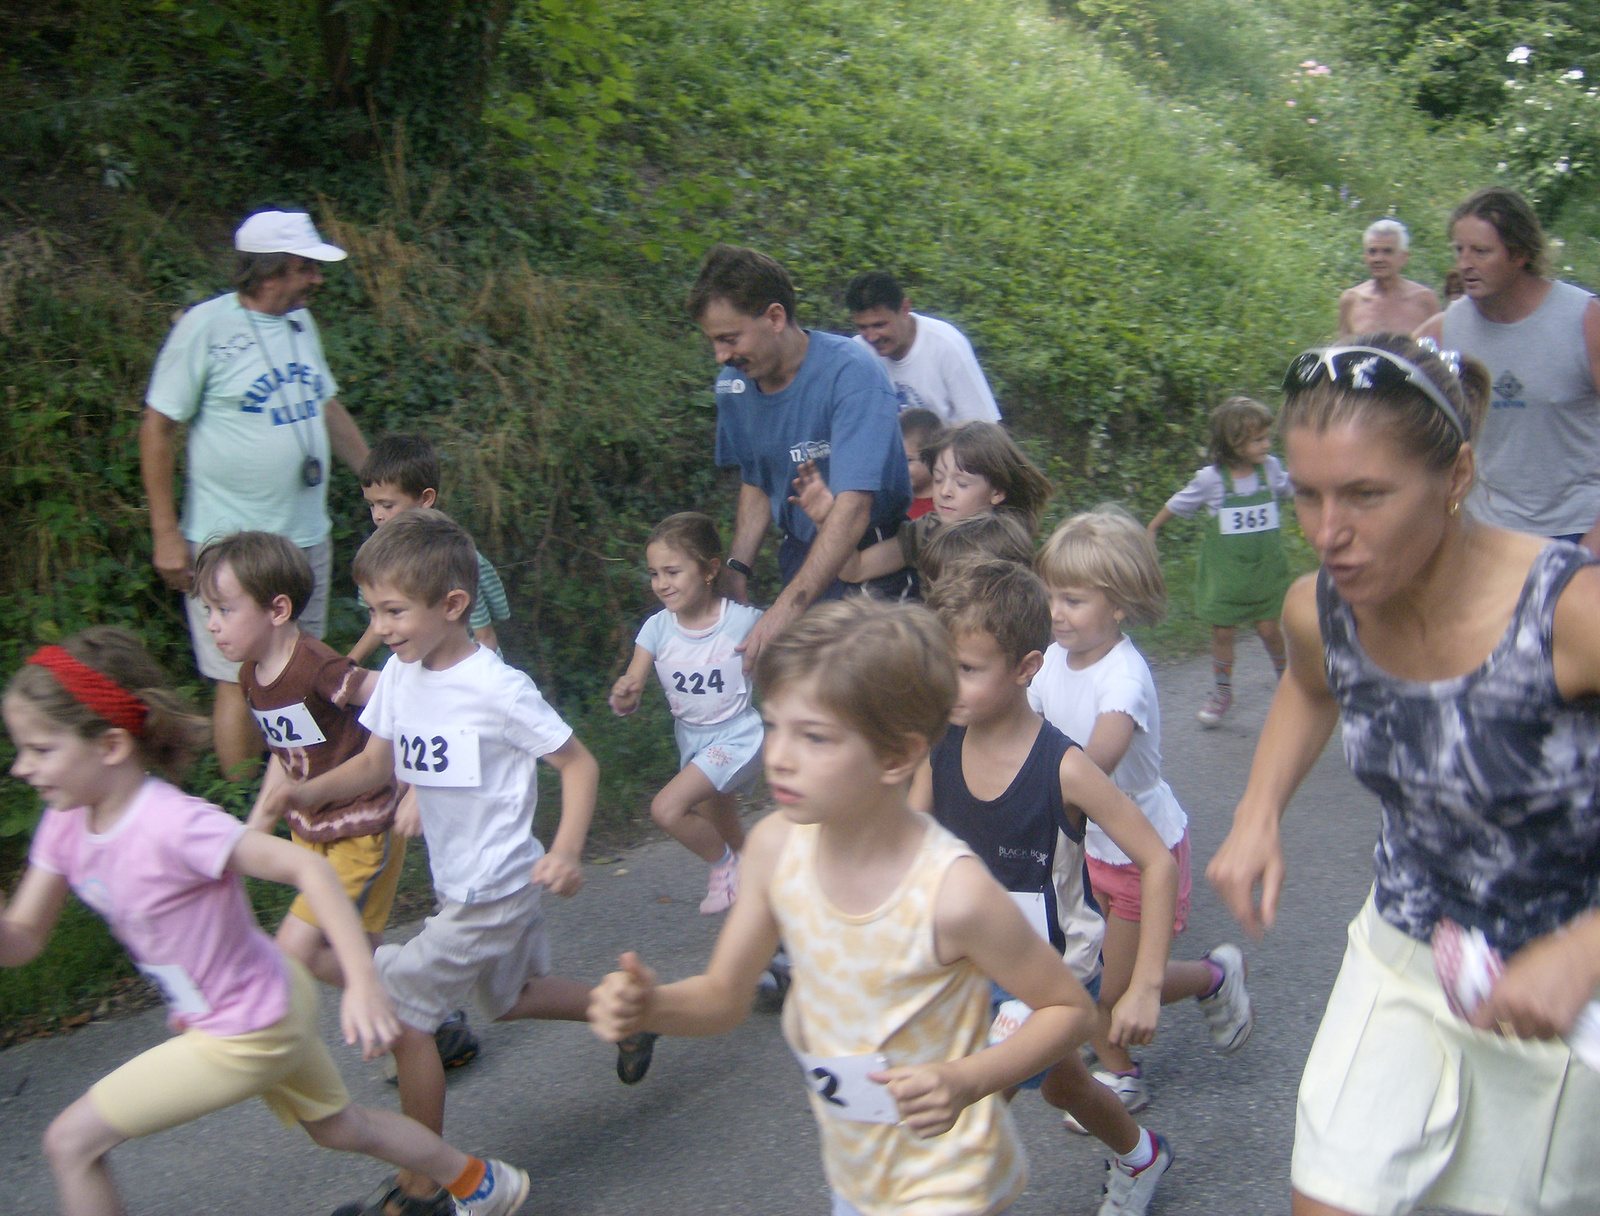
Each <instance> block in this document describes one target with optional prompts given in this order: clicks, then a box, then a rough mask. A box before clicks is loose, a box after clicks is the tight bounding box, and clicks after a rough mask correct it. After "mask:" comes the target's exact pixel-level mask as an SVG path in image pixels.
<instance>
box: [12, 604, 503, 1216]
mask: <svg viewBox="0 0 1600 1216" xmlns="http://www.w3.org/2000/svg"><path fill="white" fill-rule="evenodd" d="M166 685H167V680H166V676H165V673H163V672H162V671H161V669H160V668H159V667H158V666H157V665H156V664H155V662H154V661H153V660H152V659H151V658H150V656H149V655H148V654H146V653H145V650H144V647H143V646H142V645H141V644H140V642H139V640H138V639H137V638H136V637H134V636H133V635H132V634H130V633H127V632H124V631H123V630H120V629H112V628H106V627H99V628H94V629H87V630H85V631H84V632H82V633H80V634H77V635H76V636H74V637H71V638H68V639H67V640H66V641H65V642H63V643H62V644H61V645H59V646H46V647H44V648H42V649H40V650H38V651H36V652H35V653H34V654H33V656H32V657H31V658H29V660H28V661H27V663H26V665H24V666H23V668H22V670H20V671H19V672H17V673H16V675H15V676H13V677H12V680H11V684H10V687H9V688H8V689H7V690H6V694H5V700H4V714H5V723H6V729H7V731H9V732H10V735H11V740H12V742H13V743H14V744H15V745H16V749H17V758H16V761H15V762H14V763H13V764H12V766H11V772H12V774H13V775H14V776H17V777H20V778H21V779H22V780H24V781H26V782H27V783H28V784H29V785H31V786H32V787H33V788H34V790H36V791H37V792H38V794H39V795H40V797H42V798H43V799H44V801H45V804H46V810H45V812H44V817H43V818H42V819H41V820H40V821H39V827H38V829H37V831H36V832H35V833H34V837H33V845H32V847H31V849H30V850H29V853H28V868H27V870H26V871H25V872H24V873H23V876H22V880H21V882H20V883H19V884H18V885H17V889H16V891H15V892H14V893H13V896H12V900H11V903H10V906H9V907H4V908H3V911H0V966H7V967H20V966H22V965H23V964H25V963H27V962H30V961H31V960H32V959H34V958H36V957H37V956H38V954H39V952H40V951H41V950H43V949H44V946H45V943H46V941H47V940H48V939H49V936H50V931H51V929H52V928H53V927H54V926H55V923H56V919H57V917H59V916H60V914H61V908H62V905H63V903H64V902H65V901H66V898H67V893H68V891H69V890H70V891H73V892H75V893H76V894H77V895H78V898H80V899H81V900H83V901H84V902H85V903H86V904H88V905H89V906H90V907H91V908H93V909H94V910H95V911H96V912H98V913H99V914H100V915H101V916H103V917H104V918H105V920H106V923H107V924H108V925H109V926H110V927H111V931H112V932H113V933H114V934H115V935H116V936H117V938H118V939H119V940H120V941H121V942H122V944H123V945H124V946H126V947H127V950H128V953H129V954H131V955H132V956H133V959H134V962H135V963H136V964H137V965H138V967H139V970H141V971H142V972H144V974H145V975H146V976H147V977H148V978H149V979H150V980H152V981H153V982H154V983H155V984H156V986H157V987H158V988H160V989H161V991H162V994H163V995H164V996H165V997H166V1000H167V1006H168V1023H169V1025H170V1026H171V1027H172V1029H173V1031H174V1032H175V1033H174V1036H173V1037H172V1038H170V1039H168V1040H167V1041H166V1042H164V1043H162V1044H160V1045H159V1046H156V1047H153V1048H151V1049H150V1050H149V1051H146V1052H144V1053H143V1054H142V1055H139V1056H136V1057H134V1058H133V1059H132V1060H130V1061H128V1063H126V1064H124V1065H123V1066H122V1067H120V1068H118V1069H116V1070H115V1071H113V1072H112V1073H110V1074H109V1075H107V1076H105V1077H103V1078H101V1079H100V1080H99V1081H98V1082H96V1083H95V1084H94V1086H93V1087H91V1088H90V1090H89V1092H88V1093H86V1094H84V1095H83V1096H82V1097H81V1098H79V1099H78V1100H77V1101H76V1102H74V1103H72V1105H71V1106H69V1107H67V1109H66V1110H64V1111H62V1112H61V1114H59V1115H57V1116H56V1118H55V1120H54V1122H52V1123H51V1124H50V1127H49V1130H48V1131H46V1132H45V1139H44V1149H45V1155H46V1157H47V1158H48V1159H49V1162H50V1171H51V1173H52V1174H53V1175H54V1176H55V1183H56V1191H57V1194H58V1196H59V1198H60V1210H61V1211H62V1212H63V1213H64V1214H65V1216H114V1214H116V1213H120V1212H122V1211H123V1210H124V1209H123V1207H122V1204H121V1202H120V1200H119V1199H118V1197H117V1191H116V1187H115V1185H114V1184H113V1182H112V1179H111V1174H110V1172H109V1170H108V1169H107V1168H106V1160H105V1158H106V1154H108V1153H109V1152H110V1151H111V1150H112V1149H114V1148H115V1147H116V1146H117V1145H119V1144H121V1143H122V1142H123V1141H125V1140H132V1139H135V1138H136V1137H140V1136H148V1135H151V1134H152V1133H154V1132H158V1131H163V1130H165V1129H166V1128H170V1127H178V1126H180V1125H182V1124H184V1123H189V1122H192V1121H193V1120H195V1119H198V1118H200V1117H201V1116H203V1115H207V1114H210V1113H211V1112H213V1111H218V1110H222V1109H223V1108H225V1107H228V1106H232V1105H233V1104H234V1103H236V1102H242V1101H244V1100H245V1099H246V1098H251V1097H260V1098H261V1099H262V1100H263V1101H264V1102H266V1104H267V1106H268V1107H269V1108H270V1109H271V1111H272V1112H273V1114H275V1115H277V1116H278V1118H279V1119H281V1120H282V1121H283V1122H284V1123H285V1124H288V1125H290V1126H292V1125H294V1124H297V1123H298V1124H299V1125H300V1126H302V1127H304V1128H305V1130H306V1133H307V1134H308V1135H310V1137H311V1138H312V1139H313V1140H315V1141H316V1142H317V1143H318V1144H321V1145H323V1146H324V1147H327V1148H334V1149H341V1150H343V1151H346V1152H358V1153H365V1154H367V1155H368V1156H372V1157H377V1158H380V1159H381V1160H384V1161H388V1162H390V1163H392V1164H394V1165H398V1166H401V1167H402V1168H404V1169H407V1170H410V1171H412V1172H413V1173H414V1175H415V1176H417V1177H419V1178H427V1179H429V1180H430V1181H431V1183H432V1184H433V1186H435V1187H438V1186H442V1187H444V1188H445V1190H444V1192H443V1193H444V1194H445V1195H446V1197H447V1198H448V1199H449V1201H450V1202H451V1203H452V1204H454V1203H455V1202H457V1201H459V1205H460V1206H459V1207H458V1208H453V1209H452V1210H454V1211H459V1212H466V1213H473V1214H478V1216H506V1214H507V1213H510V1212H514V1211H516V1210H517V1209H518V1208H520V1207H521V1206H522V1203H523V1200H524V1199H525V1198H526V1197H527V1194H528V1176H527V1175H526V1174H524V1173H523V1172H522V1171H521V1170H519V1169H516V1168H515V1167H513V1166H509V1165H505V1164H504V1163H502V1162H499V1161H484V1160H481V1159H479V1158H476V1157H469V1156H467V1155H466V1154H465V1153H462V1152H460V1151H459V1150H457V1149H454V1148H452V1147H450V1145H448V1144H446V1143H445V1142H444V1141H443V1140H441V1139H439V1137H438V1135H437V1134H435V1132H433V1131H429V1130H428V1129H426V1128H424V1127H422V1126H420V1125H419V1124H417V1123H415V1122H413V1121H412V1120H410V1119H407V1118H406V1117H404V1116H403V1115H397V1114H394V1113H392V1112H390V1111H381V1110H371V1109H368V1108H365V1107H360V1106H356V1105H353V1104H352V1103H351V1101H350V1094H349V1092H348V1091H347V1090H346V1089H345V1085H344V1081H343V1080H342V1079H341V1078H340V1076H339V1070H338V1068H337V1067H335V1065H334V1062H333V1060H332V1059H331V1058H330V1057H329V1055H328V1050H327V1048H326V1047H325V1046H323V1043H322V1040H321V1038H319V1037H318V1034H317V990H316V985H315V984H314V983H313V982H312V979H311V976H310V975H309V974H308V973H307V971H306V969H305V968H304V967H303V966H302V965H301V964H300V963H299V961H298V960H296V959H293V958H288V957H286V956H285V955H283V954H282V953H281V952H280V951H279V950H278V948H277V947H276V946H275V945H273V943H272V939H271V938H269V937H267V935H266V934H265V933H263V932H262V931H261V929H260V928H259V927H258V926H257V925H256V920H255V914H254V913H253V912H252V911H251V908H250V904H249V901H248V900H247V899H246V897H245V893H244V886H243V884H242V882H241V881H240V877H239V876H240V875H241V874H248V875H251V876H253V877H255V878H261V879H266V880H268V881H271V882H281V883H286V884H289V885H292V886H295V887H298V888H299V890H300V898H301V899H304V900H305V901H306V902H307V903H308V904H309V905H310V906H311V909H312V911H313V912H314V913H315V915H316V917H317V921H318V923H319V924H321V925H322V926H323V930H324V932H326V934H327V938H328V941H329V942H330V943H331V949H332V951H333V953H334V955H335V956H336V958H337V960H338V965H339V966H340V967H341V968H342V969H343V973H344V978H345V990H344V998H343V1001H342V1006H341V1014H340V1022H341V1024H342V1027H343V1031H344V1038H345V1042H347V1043H355V1042H356V1041H357V1040H359V1041H360V1043H361V1047H362V1053H363V1055H364V1057H365V1058H366V1059H372V1058H373V1057H375V1056H377V1055H379V1054H381V1053H382V1052H384V1051H385V1050H387V1049H388V1047H389V1045H390V1044H391V1043H393V1042H394V1040H395V1038H396V1036H397V1035H398V1034H399V1032H400V1027H399V1025H398V1023H397V1022H396V1021H395V1015H394V1010H393V1009H392V1007H391V1006H390V1004H389V1001H388V999H387V998H386V997H385V996H384V992H383V988H382V986H381V985H380V983H379V982H378V976H377V974H376V972H375V970H374V968H373V962H372V951H371V947H370V946H369V945H368V944H367V939H366V936H365V934H363V933H362V931H361V922H360V921H359V920H358V919H357V918H356V913H355V909H354V908H353V907H351V905H350V901H349V899H348V898H347V897H346V896H345V894H344V890H343V888H342V887H341V886H340V881H339V878H338V876H337V875H336V874H335V873H334V871H333V869H332V867H331V866H330V865H329V864H328V862H327V861H326V860H325V859H323V858H322V857H319V856H318V855H317V854H316V853H314V852H312V851H311V850H310V849H303V848H297V847H296V846H295V845H293V844H290V843H289V842H288V841H286V840H279V839H276V838H274V837H271V836H268V835H265V834H264V833H261V832H252V831H250V830H249V829H248V828H246V827H245V825H244V824H242V823H240V822H239V821H238V820H237V819H235V818H234V817H233V816H232V815H229V814H228V813H227V812H226V811H223V810H221V809H219V808H218V807H214V806H212V805H211V804H210V803H207V802H203V801H201V800H200V799H198V798H191V797H189V796H188V795H186V794H184V793H183V792H182V791H181V790H179V789H177V788H175V787H174V786H172V785H169V784H168V783H167V781H165V780H163V779H162V778H161V777H154V776H150V775H148V773H147V770H155V771H158V772H161V773H163V774H165V775H166V776H169V777H170V776H175V775H176V773H177V772H178V771H179V770H181V769H182V768H183V767H185V765H186V764H187V761H188V759H189V756H190V754H191V752H192V751H193V749H194V748H195V746H196V745H197V744H199V743H200V742H201V741H202V740H203V738H204V735H205V724H204V722H203V720H202V719H200V718H197V717H195V716H194V714H193V713H192V712H191V711H190V709H189V708H188V707H187V706H186V705H184V704H183V702H182V701H181V700H180V699H179V698H178V697H177V696H176V695H175V694H174V693H172V692H171V691H170V690H169V689H168V688H167V687H166ZM430 1189H432V1188H430Z"/></svg>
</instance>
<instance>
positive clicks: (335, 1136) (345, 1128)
mask: <svg viewBox="0 0 1600 1216" xmlns="http://www.w3.org/2000/svg"><path fill="white" fill-rule="evenodd" d="M365 1122H366V1121H365V1120H364V1119H363V1118H362V1112H361V1108H360V1107H358V1106H355V1105H350V1106H347V1107H345V1108H344V1109H343V1110H342V1111H340V1112H339V1113H338V1114H336V1115H329V1116H328V1117H327V1118H326V1119H317V1120H314V1121H310V1122H302V1123H301V1124H300V1126H301V1127H303V1128H305V1129H306V1135H308V1136H310V1137H311V1138H312V1139H313V1140H314V1141H316V1142H317V1143H318V1144H319V1145H321V1146H322V1147H323V1148H330V1149H334V1150H336V1151H338V1152H346V1153H354V1152H360V1151H361V1149H362V1148H363V1146H364V1145H365V1143H366V1138H365V1136H364V1135H363V1132H364V1129H365Z"/></svg>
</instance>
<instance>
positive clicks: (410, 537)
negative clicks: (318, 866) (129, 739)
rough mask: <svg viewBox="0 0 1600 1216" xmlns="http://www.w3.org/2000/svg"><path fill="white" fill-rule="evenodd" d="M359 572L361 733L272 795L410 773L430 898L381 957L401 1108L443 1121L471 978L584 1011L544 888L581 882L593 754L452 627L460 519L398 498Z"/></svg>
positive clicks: (548, 1008) (626, 1058) (491, 989)
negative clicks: (393, 1022) (383, 652)
mask: <svg viewBox="0 0 1600 1216" xmlns="http://www.w3.org/2000/svg"><path fill="white" fill-rule="evenodd" d="M354 574H355V580H356V583H357V585H359V586H360V587H361V588H362V590H363V593H364V594H365V595H366V598H367V602H368V603H369V604H371V605H372V619H373V623H374V624H375V625H376V626H377V632H378V638H379V640H380V641H382V642H383V644H384V645H385V646H387V647H389V649H390V651H391V652H392V653H391V655H390V658H389V661H388V662H387V663H385V664H384V666H383V671H382V672H381V673H380V674H379V676H378V684H377V687H376V688H374V689H373V691H372V696H371V698H370V699H369V700H368V701H367V707H366V709H364V710H363V711H362V713H361V724H362V725H363V726H365V727H366V728H367V729H368V731H370V732H371V734H370V736H369V738H368V739H367V746H366V747H365V748H364V749H363V750H362V751H361V752H360V753H359V754H358V755H356V756H353V757H352V758H351V759H349V760H347V761H345V762H344V763H343V764H341V765H340V766H339V767H338V768H336V769H334V770H333V771H332V772H328V773H324V774H323V775H322V776H320V777H314V778H312V779H311V780H309V781H305V782H289V783H286V784H285V785H283V786H281V787H280V788H279V790H278V792H277V793H276V794H275V795H273V796H272V797H271V798H269V799H268V803H267V805H268V810H269V812H270V811H272V810H275V809H276V804H277V803H281V804H282V805H285V806H287V807H299V808H301V809H302V810H303V809H305V808H307V807H313V806H322V805H324V804H326V803H329V802H334V801H337V800H339V799H343V798H353V797H355V796H356V795H358V794H361V793H362V792H364V791H367V790H371V789H375V788H377V787H379V786H381V785H383V783H384V782H386V781H388V780H390V779H391V778H398V779H399V780H402V781H408V782H410V783H411V784H412V785H413V786H414V787H415V788H416V791H417V801H418V803H419V805H420V807H421V811H422V834H423V837H424V838H425V839H426V841H427V844H428V863H429V865H430V867H431V868H432V871H433V886H434V890H435V891H436V892H437V894H438V896H439V910H438V912H436V913H435V914H434V915H433V916H430V917H429V918H428V919H427V920H426V921H425V922H424V923H423V927H422V932H421V933H419V934H417V936H415V937H413V938H412V939H411V940H410V941H408V942H405V943H404V944H403V945H386V946H382V947H380V948H379V950H378V953H377V956H376V960H375V961H376V964H377V970H378V975H379V978H380V979H381V980H382V981H383V987H384V990H385V991H386V992H387V993H388V994H389V998H390V999H391V1000H392V1001H393V1002H394V1005H395V1012H396V1013H397V1014H398V1016H399V1020H400V1034H399V1038H398V1039H397V1040H396V1042H395V1045H394V1053H395V1065H396V1071H397V1073H398V1078H399V1084H400V1109H401V1110H403V1111H404V1112H405V1113H406V1114H408V1115H410V1116H411V1117H412V1118H414V1119H416V1120H417V1121H418V1122H419V1123H422V1124H423V1125H424V1126H427V1127H431V1128H434V1129H438V1128H440V1127H442V1126H443V1124H444V1100H445V1090H444V1069H443V1067H442V1066H441V1064H440V1062H439V1051H438V1047H437V1045H436V1043H435V1040H434V1032H435V1031H436V1030H437V1029H438V1027H439V1024H440V1023H441V1022H442V1021H443V1020H444V1018H445V1017H446V1015H448V1014H449V1013H450V1012H451V1011H452V1010H454V1009H457V1008H460V1007H461V1006H462V1005H463V1004H464V1003H465V1001H466V998H467V997H468V996H475V997H476V998H477V999H478V1002H479V1004H480V1005H481V1006H482V1007H483V1009H484V1012H485V1013H486V1014H487V1015H488V1016H489V1017H490V1018H493V1019H497V1020H499V1021H511V1020H513V1019H516V1018H543V1019H564V1020H568V1021H582V1020H583V1019H584V1016H585V1010H586V1007H587V1005H588V998H589V990H588V988H587V987H586V986H585V985H583V984H580V983H578V982H576V981H575V980H569V979H562V978H560V977H558V976H553V975H551V974H550V945H549V942H548V940H547V938H546V935H545V926H544V914H543V912H542V911H541V909H540V888H541V887H542V888H546V889H548V890H549V891H550V892H551V893H552V894H555V895H562V896H569V895H575V894H577V892H578V889H579V888H580V887H582V885H583V865H582V857H581V855H582V851H583V841H584V837H585V835H586V834H587V832H588V829H589V820H590V817H591V815H592V814H593V812H594V799H595V790H596V788H597V785H598V782H599V773H600V769H599V766H598V765H597V764H596V763H595V760H594V757H593V756H592V755H590V754H589V751H588V749H587V748H585V747H584V746H583V744H582V743H580V742H579V741H578V740H577V738H576V737H575V736H574V735H573V733H572V728H571V727H569V726H568V725H567V724H566V723H565V722H563V721H562V720H561V718H560V717H559V716H558V715H557V714H556V712H555V711H554V710H553V709H551V708H550V706H549V705H548V704H546V703H545V700H544V698H543V697H541V696H540V695H539V690H538V689H537V688H535V687H534V684H533V681H532V680H530V679H529V678H528V677H527V676H526V675H525V674H523V673H522V672H520V671H518V670H517V669H516V668H514V667H509V666H507V665H506V664H505V663H504V662H502V661H501V660H500V659H499V658H498V657H496V655H495V653H494V652H493V651H492V650H489V649H488V648H487V647H484V646H480V645H479V644H478V643H477V642H475V641H474V640H473V639H472V636H471V634H469V633H468V632H467V631H466V629H465V628H464V622H465V620H466V617H467V614H468V613H469V612H470V611H471V610H472V599H473V594H474V591H475V590H476V586H477V576H478V563H477V555H476V553H475V551H474V549H473V547H472V539H471V538H470V537H469V536H468V535H467V534H466V532H465V531H463V530H462V528H461V527H460V525H458V524H457V523H455V522H454V521H453V520H451V519H450V518H449V517H448V516H446V515H443V514H441V513H440V512H438V511H434V510H431V509H429V508H426V507H419V508H417V509H416V510H414V511H407V512H405V513H404V514H402V515H399V516H397V517H396V518H394V519H392V520H390V521H389V522H388V523H386V524H384V525H383V526H382V527H381V528H379V529H378V530H377V531H376V532H374V533H373V534H372V535H371V536H370V537H369V538H368V539H367V541H366V543H365V544H363V545H362V546H361V548H360V550H359V551H357V553H356V559H355V568H354ZM540 759H543V760H545V761H547V762H548V763H549V764H550V765H551V766H552V767H554V768H555V769H556V771H557V772H558V773H559V774H560V776H561V820H560V823H559V825H558V826H557V828H556V833H555V838H554V839H553V841H552V842H551V845H550V849H549V851H548V852H546V851H545V849H544V848H543V846H542V845H541V844H540V842H539V840H538V839H537V838H536V837H535V836H534V834H533V817H534V811H535V809H536V807H537V805H538V797H539V786H538V780H537V774H536V772H535V766H536V764H537V762H538V761H539V760H540ZM649 1046H650V1044H649V1043H648V1042H646V1041H640V1040H636V1041H633V1042H630V1043H628V1044H625V1045H624V1046H623V1048H622V1050H621V1053H620V1055H619V1058H618V1065H617V1068H618V1072H619V1074H621V1075H622V1076H623V1079H624V1080H627V1081H636V1080H638V1079H639V1078H640V1077H642V1076H643V1075H644V1070H645V1068H646V1067H648V1064H649ZM400 1186H401V1189H402V1190H403V1191H404V1192H405V1193H406V1194H407V1195H409V1196H412V1197H414V1198H417V1199H426V1198H427V1197H428V1196H430V1195H432V1194H433V1187H432V1186H431V1185H430V1182H429V1180H428V1179H427V1178H424V1177H422V1176H420V1175H418V1174H416V1173H415V1172H402V1173H401V1175H400ZM443 1210H444V1211H445V1212H447V1211H448V1208H447V1207H446V1208H445V1209H443Z"/></svg>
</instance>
